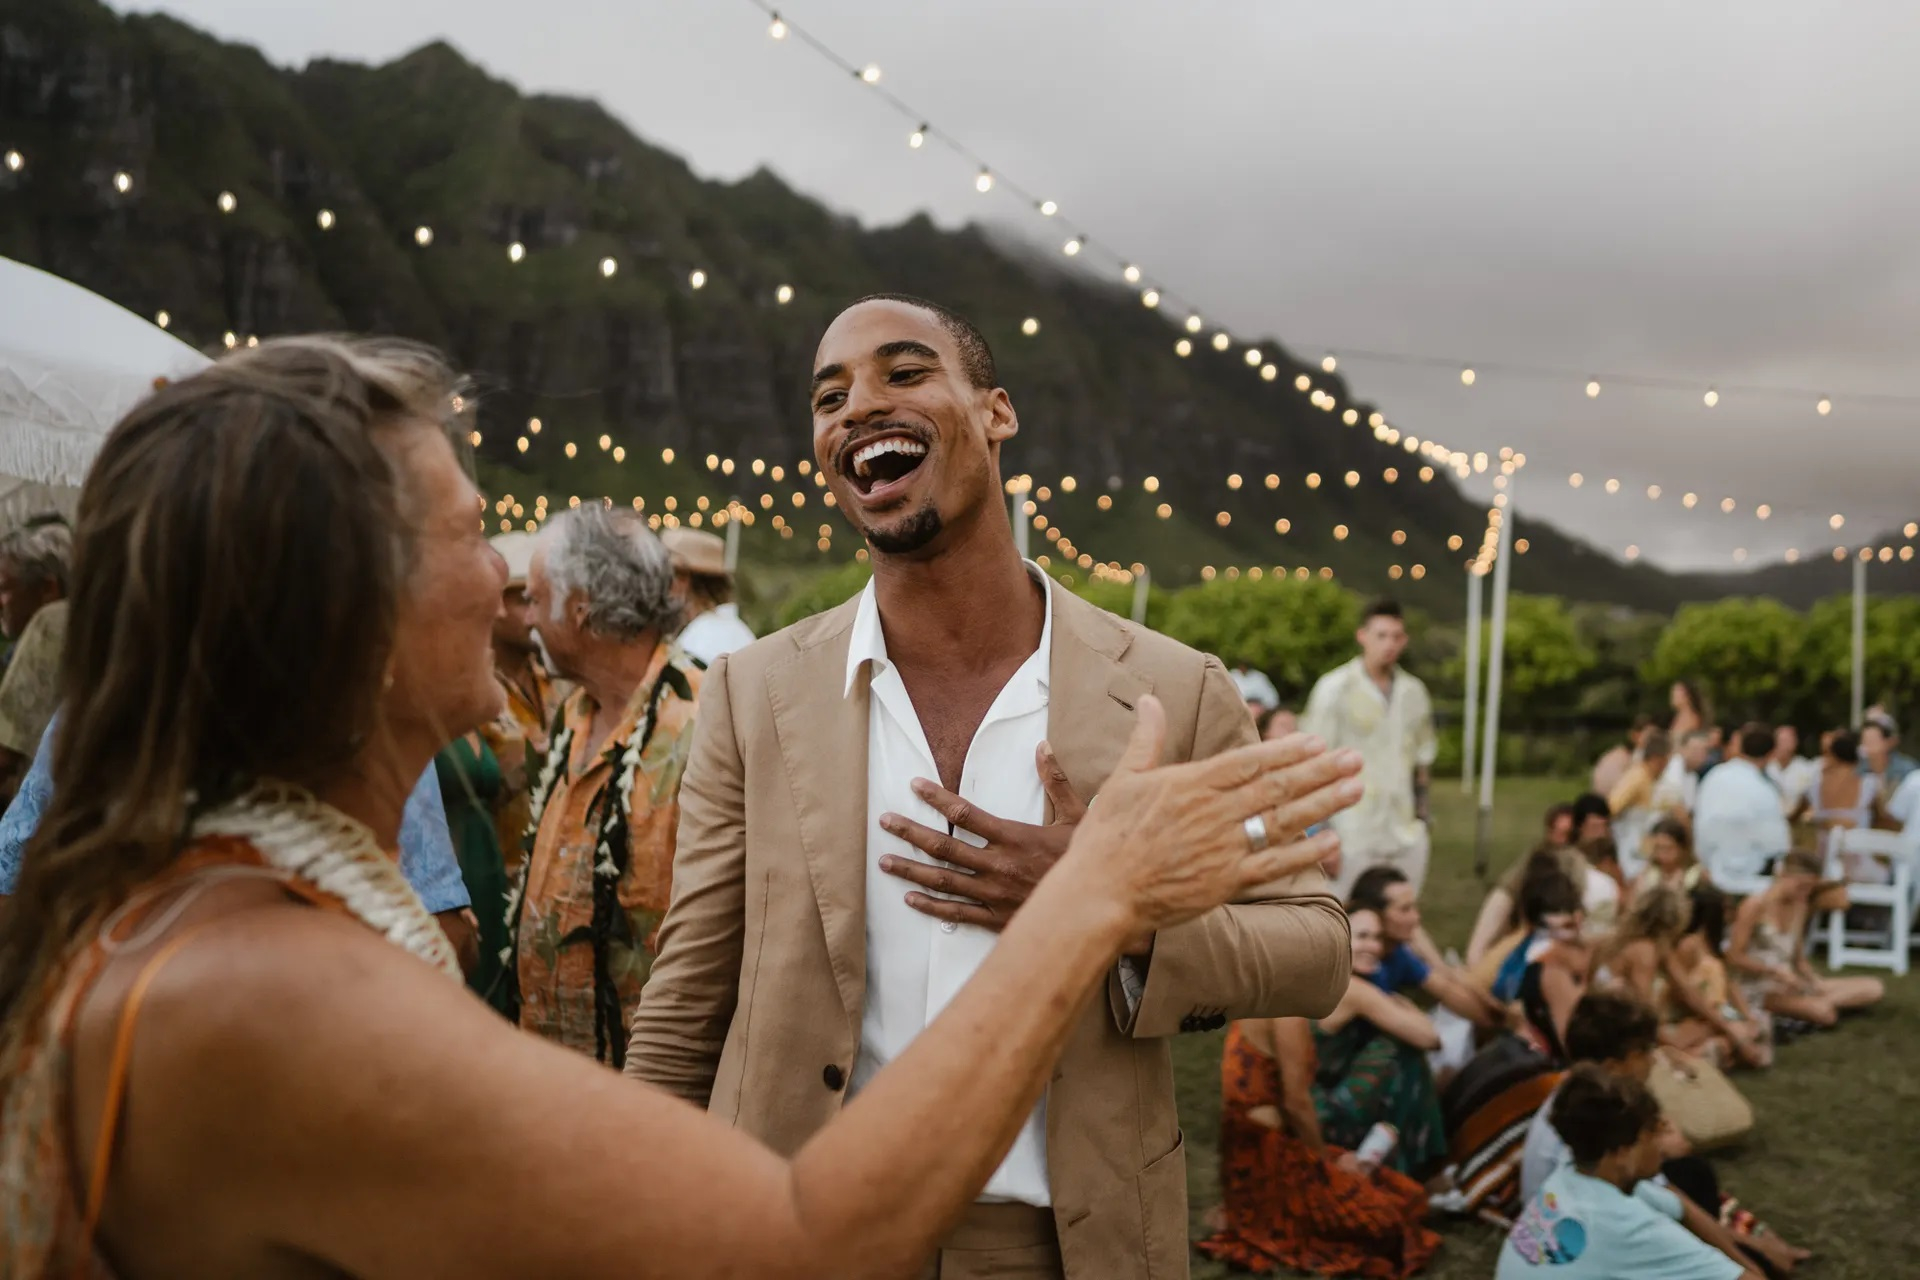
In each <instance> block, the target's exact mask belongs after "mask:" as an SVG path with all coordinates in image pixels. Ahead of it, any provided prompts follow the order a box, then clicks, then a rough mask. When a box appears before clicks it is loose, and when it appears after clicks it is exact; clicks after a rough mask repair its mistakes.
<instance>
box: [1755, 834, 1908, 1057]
mask: <svg viewBox="0 0 1920 1280" xmlns="http://www.w3.org/2000/svg"><path fill="white" fill-rule="evenodd" d="M1819 884H1820V859H1819V858H1817V857H1815V856H1814V855H1813V854H1811V853H1807V852H1805V851H1795V852H1793V853H1790V854H1788V855H1787V856H1786V857H1785V858H1782V859H1781V860H1780V868H1779V870H1778V871H1777V872H1776V873H1775V875H1774V878H1773V883H1772V884H1771V885H1769V886H1768V887H1767V889H1766V891H1765V892H1764V893H1756V894H1754V895H1753V896H1752V897H1750V898H1748V899H1747V900H1746V901H1745V902H1742V903H1741V904H1740V910H1739V911H1738V912H1737V913H1736V914H1735V915H1734V917H1733V936H1732V937H1731V938H1729V939H1728V941H1727V964H1728V966H1729V967H1731V968H1732V969H1733V971H1734V974H1735V976H1736V980H1737V981H1738V982H1739V983H1740V985H1741V987H1742V994H1744V995H1745V996H1746V998H1747V1003H1748V1004H1749V1005H1751V1006H1753V1007H1754V1008H1755V1009H1765V1010H1766V1011H1767V1012H1768V1013H1772V1014H1776V1015H1779V1016H1782V1017H1787V1018H1797V1019H1799V1020H1800V1021H1802V1022H1811V1023H1812V1024H1813V1025H1814V1026H1816V1027H1831V1026H1832V1025H1834V1023H1836V1022H1838V1021H1839V1020H1840V1015H1841V1014H1842V1013H1844V1012H1846V1011H1847V1010H1850V1009H1864V1008H1866V1007H1867V1006H1868V1005H1872V1004H1877V1003H1879V1001H1880V998H1881V997H1882V996H1884V995H1885V994H1886V993H1887V989H1886V985H1885V984H1884V983H1882V982H1881V981H1880V979H1878V978H1868V977H1843V978H1822V977H1820V976H1819V975H1818V974H1816V973H1814V971H1813V966H1812V965H1811V964H1809V963H1808V962H1807V917H1808V915H1809V914H1811V912H1812V905H1811V900H1812V898H1813V894H1814V890H1815V889H1817V888H1818V887H1819Z"/></svg>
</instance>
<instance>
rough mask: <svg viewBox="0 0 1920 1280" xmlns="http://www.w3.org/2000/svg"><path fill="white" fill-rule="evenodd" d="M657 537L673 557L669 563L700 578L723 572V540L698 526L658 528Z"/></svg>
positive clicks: (724, 572)
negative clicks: (697, 527)
mask: <svg viewBox="0 0 1920 1280" xmlns="http://www.w3.org/2000/svg"><path fill="white" fill-rule="evenodd" d="M660 541H661V542H662V543H664V544H665V545H666V548H667V554H668V555H670V556H672V557H673V567H674V568H676V569H679V570H680V571H681V572H683V573H692V574H698V575H699V576H701V577H703V578H724V577H726V576H727V542H726V539H724V538H722V537H720V536H719V535H718V534H713V533H707V532H706V531H704V530H701V529H688V528H684V527H682V528H677V529H662V530H661V531H660Z"/></svg>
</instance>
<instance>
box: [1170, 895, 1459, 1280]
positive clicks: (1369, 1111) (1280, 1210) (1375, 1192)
mask: <svg viewBox="0 0 1920 1280" xmlns="http://www.w3.org/2000/svg"><path fill="white" fill-rule="evenodd" d="M1351 923H1352V933H1353V966H1354V977H1353V979H1352V981H1351V982H1350V983H1349V985H1348V987H1347V994H1346V996H1345V998H1344V999H1342V1000H1341V1002H1340V1006H1339V1008H1338V1009H1336V1010H1335V1011H1334V1013H1333V1015H1332V1016H1330V1017H1328V1018H1326V1019H1324V1020H1323V1023H1322V1027H1331V1028H1333V1029H1332V1030H1331V1031H1328V1032H1325V1033H1324V1034H1323V1032H1322V1030H1321V1029H1320V1028H1315V1027H1313V1026H1311V1025H1310V1024H1309V1023H1308V1022H1307V1020H1306V1019H1304V1018H1274V1019H1252V1020H1248V1021H1244V1022H1236V1023H1235V1024H1234V1025H1233V1027H1232V1028H1231V1029H1230V1030H1229V1031H1228V1032H1227V1044H1226V1053H1225V1056H1224V1058H1223V1059H1222V1061H1221V1064H1220V1094H1221V1108H1222V1115H1221V1121H1220V1189H1221V1197H1222V1204H1221V1207H1220V1210H1219V1212H1218V1214H1217V1215H1216V1216H1217V1222H1218V1226H1219V1230H1218V1231H1216V1232H1215V1233H1214V1234H1213V1235H1212V1236H1210V1237H1209V1238H1207V1239H1205V1240H1202V1241H1200V1242H1199V1244H1198V1245H1197V1246H1196V1247H1197V1248H1198V1249H1199V1250H1200V1252H1201V1253H1203V1254H1206V1255H1207V1256H1208V1257H1210V1258H1215V1259H1217V1260H1219V1261H1221V1262H1224V1263H1227V1264H1228V1265H1229V1266H1232V1267H1235V1268H1238V1269H1240V1270H1245V1271H1254V1272H1267V1271H1272V1270H1275V1269H1276V1268H1280V1267H1288V1268H1293V1269H1296V1270H1302V1271H1310V1272H1314V1273H1316V1274H1320V1275H1359V1276H1376V1277H1383V1278H1388V1280H1398V1278H1399V1277H1405V1276H1411V1275H1413V1274H1414V1273H1415V1272H1417V1271H1419V1270H1420V1269H1421V1268H1422V1267H1424V1266H1425V1265H1426V1264H1427V1261H1428V1260H1429V1259H1430V1258H1432V1257H1433V1253H1434V1250H1435V1249H1437V1248H1439V1245H1440V1237H1439V1236H1438V1235H1437V1234H1436V1233H1434V1232H1433V1231H1431V1230H1428V1229H1427V1228H1426V1227H1425V1226H1424V1225H1423V1220H1424V1219H1425V1217H1426V1212H1427V1194H1426V1190H1425V1189H1424V1188H1423V1187H1422V1186H1421V1185H1420V1183H1418V1182H1416V1181H1414V1179H1412V1178H1410V1177H1408V1176H1407V1175H1406V1174H1405V1173H1402V1172H1400V1171H1399V1169H1398V1168H1396V1167H1388V1168H1380V1167H1376V1166H1375V1165H1369V1164H1362V1163H1361V1161H1360V1160H1359V1159H1358V1157H1357V1156H1356V1155H1355V1154H1354V1152H1353V1151H1352V1150H1351V1149H1350V1148H1352V1147H1354V1146H1356V1145H1358V1143H1359V1142H1360V1141H1361V1140H1362V1139H1364V1137H1365V1135H1366V1132H1367V1130H1368V1129H1370V1128H1371V1127H1372V1126H1373V1124H1374V1123H1375V1122H1376V1120H1380V1119H1384V1120H1386V1121H1387V1122H1388V1123H1391V1124H1394V1125H1396V1126H1398V1127H1400V1130H1401V1141H1400V1144H1399V1148H1398V1150H1396V1152H1395V1153H1394V1154H1395V1155H1398V1156H1402V1157H1403V1159H1402V1160H1401V1161H1399V1162H1397V1163H1398V1164H1401V1165H1404V1164H1405V1163H1407V1161H1406V1160H1405V1159H1404V1156H1405V1155H1406V1153H1407V1152H1408V1150H1409V1148H1410V1146H1411V1148H1413V1149H1414V1155H1415V1159H1416V1160H1417V1162H1418V1163H1421V1164H1431V1163H1433V1162H1434V1161H1435V1160H1437V1159H1438V1157H1439V1155H1440V1154H1443V1153H1444V1150H1445V1147H1444V1138H1443V1136H1442V1134H1441V1131H1440V1123H1439V1120H1440V1116H1439V1107H1438V1103H1437V1102H1436V1101H1435V1100H1434V1095H1433V1086H1432V1083H1431V1081H1430V1080H1429V1081H1427V1082H1426V1084H1425V1088H1424V1092H1423V1091H1422V1090H1421V1088H1420V1078H1422V1077H1425V1075H1426V1063H1425V1062H1424V1061H1423V1060H1422V1059H1421V1056H1420V1050H1422V1049H1425V1048H1429V1047H1432V1046H1434V1045H1437V1044H1439V1042H1440V1038H1439V1036H1438V1035H1436V1034H1435V1033H1434V1030H1433V1024H1432V1023H1431V1022H1430V1021H1429V1020H1428V1019H1427V1017H1426V1015H1425V1014H1423V1013H1421V1012H1420V1011H1419V1010H1418V1009H1416V1008H1414V1007H1413V1006H1412V1005H1411V1004H1409V1003H1408V1002H1407V1001H1406V1000H1404V999H1402V998H1401V997H1399V996H1393V995H1388V994H1387V993H1385V992H1383V991H1381V990H1380V989H1379V988H1377V987H1375V986H1374V985H1373V984H1372V983H1370V982H1368V981H1367V980H1366V978H1365V977H1364V976H1363V975H1364V974H1366V973H1368V972H1371V971H1372V970H1375V969H1377V968H1379V965H1380V952H1381V941H1380V920H1379V917H1378V916H1376V915H1375V914H1374V913H1373V912H1371V911H1362V912H1358V913H1356V914H1355V915H1354V916H1353V917H1352V922H1351ZM1316 1042H1318V1043H1321V1044H1324V1045H1326V1046H1327V1047H1328V1048H1329V1049H1334V1050H1337V1051H1339V1052H1340V1053H1342V1054H1345V1056H1346V1063H1347V1066H1346V1070H1347V1072H1348V1073H1349V1074H1348V1075H1347V1076H1346V1078H1344V1079H1334V1080H1329V1079H1328V1075H1329V1071H1328V1068H1329V1066H1330V1065H1333V1063H1332V1059H1331V1058H1330V1057H1328V1058H1323V1057H1322V1056H1321V1055H1320V1053H1319V1052H1318V1051H1317V1049H1316ZM1350 1044H1358V1045H1359V1046H1360V1047H1359V1049H1358V1051H1357V1052H1352V1053H1348V1052H1347V1047H1348V1046H1349V1045H1350ZM1408 1050H1411V1052H1408ZM1356 1135H1358V1136H1356ZM1343 1147H1345V1148H1349V1149H1345V1150H1343V1149H1342V1148H1343Z"/></svg>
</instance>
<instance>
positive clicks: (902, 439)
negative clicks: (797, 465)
mask: <svg viewBox="0 0 1920 1280" xmlns="http://www.w3.org/2000/svg"><path fill="white" fill-rule="evenodd" d="M926 459H927V446H926V445H924V444H922V443H920V441H918V440H915V439H913V438H912V437H911V436H901V435H889V436H881V437H880V438H878V439H876V440H869V441H867V442H866V443H865V444H863V445H860V446H859V447H857V448H855V449H853V450H852V451H850V452H849V453H848V454H847V455H846V461H845V462H844V463H843V464H842V469H843V470H844V471H845V472H846V475H847V478H848V479H849V480H851V481H852V482H853V487H854V488H855V489H856V490H858V491H859V492H860V494H861V496H862V497H873V496H874V495H876V494H879V493H882V492H883V491H885V490H888V489H891V488H892V487H893V486H894V485H896V484H898V483H900V482H901V481H903V480H905V479H906V478H907V477H908V476H910V475H912V474H913V473H914V472H915V471H917V470H919V469H920V464H921V463H922V462H925V461H926Z"/></svg>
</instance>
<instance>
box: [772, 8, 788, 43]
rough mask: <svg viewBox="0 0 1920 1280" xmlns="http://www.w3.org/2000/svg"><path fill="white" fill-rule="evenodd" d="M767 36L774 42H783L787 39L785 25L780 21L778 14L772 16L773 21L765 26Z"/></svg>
mask: <svg viewBox="0 0 1920 1280" xmlns="http://www.w3.org/2000/svg"><path fill="white" fill-rule="evenodd" d="M767 34H768V35H770V36H772V37H773V38H774V39H775V40H785V39H786V38H787V24H786V23H785V22H783V21H782V20H781V18H780V15H779V14H777V13H776V14H774V15H773V21H772V22H769V23H768V24H767Z"/></svg>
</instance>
